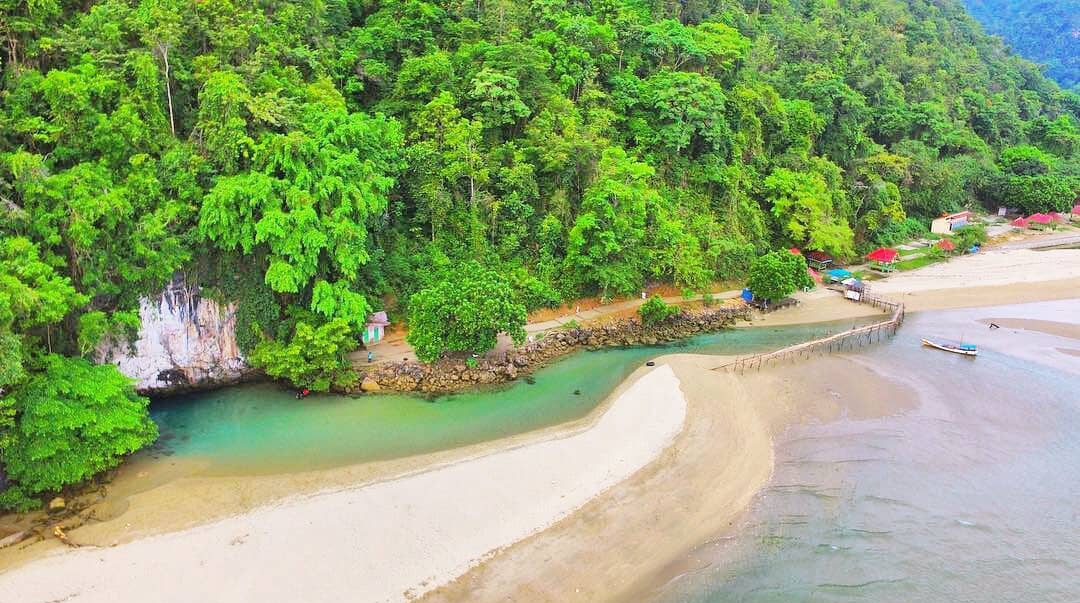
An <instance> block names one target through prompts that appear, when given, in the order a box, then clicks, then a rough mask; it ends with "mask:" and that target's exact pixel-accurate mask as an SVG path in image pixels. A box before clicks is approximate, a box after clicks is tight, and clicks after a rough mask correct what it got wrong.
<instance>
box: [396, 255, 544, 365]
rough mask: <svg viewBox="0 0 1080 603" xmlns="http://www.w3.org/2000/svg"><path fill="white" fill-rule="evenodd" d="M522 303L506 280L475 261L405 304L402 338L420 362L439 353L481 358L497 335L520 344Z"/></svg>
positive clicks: (461, 267) (430, 359) (437, 355)
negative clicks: (406, 325)
mask: <svg viewBox="0 0 1080 603" xmlns="http://www.w3.org/2000/svg"><path fill="white" fill-rule="evenodd" d="M525 320H526V312H525V305H524V304H523V303H521V302H520V301H518V296H517V295H516V294H515V292H514V290H513V288H512V287H511V285H510V282H509V281H508V280H507V279H506V278H505V277H503V276H502V275H500V274H499V273H498V272H496V271H494V270H491V269H488V268H485V267H483V266H481V265H480V264H478V263H476V262H466V263H464V264H462V265H460V266H456V267H455V268H454V271H453V274H452V275H449V274H448V275H446V276H445V277H444V278H443V279H441V280H439V282H438V283H437V284H435V285H434V286H432V287H429V288H426V289H423V290H421V291H419V292H417V293H415V294H413V296H412V298H410V300H409V334H408V335H407V337H406V339H407V341H408V342H409V344H410V345H411V346H412V347H413V350H414V351H415V352H416V357H417V358H419V359H420V360H422V361H424V362H432V361H434V360H436V359H438V358H439V356H441V355H442V354H443V353H444V352H470V353H478V354H482V353H484V352H487V351H488V350H490V349H492V348H494V347H495V343H496V339H497V337H498V335H499V333H507V334H509V335H510V337H511V339H513V341H514V342H515V343H518V344H520V343H521V342H523V341H524V340H525V328H524V325H525Z"/></svg>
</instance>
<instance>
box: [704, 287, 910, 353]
mask: <svg viewBox="0 0 1080 603" xmlns="http://www.w3.org/2000/svg"><path fill="white" fill-rule="evenodd" d="M857 303H861V304H870V305H871V306H873V307H875V308H881V309H883V310H885V311H890V312H891V313H890V316H889V318H888V319H887V320H883V321H880V322H876V323H874V324H869V325H865V326H862V327H855V328H853V329H848V330H847V331H844V332H842V333H836V334H835V335H828V336H826V337H821V338H819V339H814V340H813V341H807V342H804V343H797V344H795V345H792V346H788V347H786V348H782V349H779V350H776V351H775V352H768V353H764V354H755V355H753V356H747V357H745V358H737V359H736V360H735V361H734V362H729V363H727V364H723V365H720V366H718V367H715V368H714V369H712V370H714V371H721V370H732V371H736V372H743V371H745V370H747V369H761V367H762V366H768V365H770V364H778V363H781V362H783V361H785V360H789V359H798V358H809V357H810V356H811V355H814V354H831V353H833V352H842V351H844V350H852V349H854V348H855V347H857V346H862V345H869V344H871V343H874V342H877V341H881V340H882V339H883V338H885V337H892V336H893V335H895V334H896V331H897V329H899V328H900V325H901V324H903V323H904V304H901V303H898V302H894V301H889V300H887V299H883V298H880V297H875V296H873V295H866V294H864V295H863V296H862V299H860V300H859V301H858V302H857Z"/></svg>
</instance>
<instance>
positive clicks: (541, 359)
mask: <svg viewBox="0 0 1080 603" xmlns="http://www.w3.org/2000/svg"><path fill="white" fill-rule="evenodd" d="M739 319H743V320H747V321H749V320H751V309H750V307H749V306H745V305H741V306H736V307H732V306H724V307H719V308H705V309H700V310H684V311H683V312H681V313H679V314H677V315H675V316H672V317H669V318H667V319H665V320H663V321H660V322H658V323H656V324H652V325H645V324H644V323H642V321H641V320H640V319H638V318H619V319H614V320H610V321H606V322H604V323H603V324H598V325H591V326H583V327H576V328H571V329H565V330H555V331H547V332H545V333H544V334H543V337H542V338H540V339H538V340H536V341H533V342H530V343H526V344H524V345H522V346H520V347H517V348H514V349H512V350H507V351H506V352H503V353H502V354H498V355H497V356H496V357H495V358H488V357H484V358H478V359H476V363H475V366H469V364H468V363H467V359H466V358H462V357H451V358H442V359H440V360H437V361H435V362H433V363H430V364H424V363H422V362H420V361H417V360H406V361H401V362H393V363H388V364H381V365H376V366H374V367H373V368H372V369H371V370H369V371H363V370H361V371H358V374H359V379H358V380H357V382H356V385H354V386H351V387H346V388H335V389H333V390H332V391H334V392H336V393H344V394H357V393H361V392H365V393H366V392H377V391H392V392H423V393H431V394H440V393H452V392H459V391H464V390H469V389H473V388H475V387H477V386H480V385H494V384H498V383H506V382H510V381H513V380H515V379H517V378H519V377H523V376H525V375H528V374H530V373H532V372H533V371H536V370H538V369H540V368H542V367H544V366H546V365H547V364H549V363H550V362H552V361H553V360H556V359H558V358H561V357H562V356H565V355H567V354H570V353H571V352H575V351H578V350H581V349H591V350H595V349H600V348H605V347H625V346H635V345H657V344H660V343H668V342H672V341H678V340H680V339H686V338H688V337H693V336H694V335H700V334H703V333H712V332H715V331H719V330H720V329H724V328H729V327H731V326H733V325H734V324H735V322H736V321H737V320H739Z"/></svg>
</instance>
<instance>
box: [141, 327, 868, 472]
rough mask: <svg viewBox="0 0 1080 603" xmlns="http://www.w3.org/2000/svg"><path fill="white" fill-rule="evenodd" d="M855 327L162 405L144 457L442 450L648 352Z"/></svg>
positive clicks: (567, 401)
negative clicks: (494, 373)
mask: <svg viewBox="0 0 1080 603" xmlns="http://www.w3.org/2000/svg"><path fill="white" fill-rule="evenodd" d="M868 320H869V321H872V320H875V319H873V318H871V319H868ZM868 320H860V321H857V323H863V322H867V321H868ZM857 323H856V322H853V321H842V322H832V323H821V324H816V325H801V326H788V327H775V328H753V329H729V330H725V331H721V332H718V333H712V334H708V335H700V336H698V337H694V338H691V339H688V340H685V341H681V342H678V343H674V344H669V345H663V346H653V347H634V348H612V349H604V350H599V351H594V352H587V351H582V352H578V353H575V354H572V355H570V356H568V357H566V358H563V359H562V360H560V361H558V362H556V363H554V364H553V365H551V366H549V367H546V368H543V369H541V370H540V371H538V372H537V373H536V374H535V375H534V376H533V377H532V378H531V379H529V381H531V383H530V382H527V381H525V380H519V381H517V382H516V383H514V384H512V385H509V386H504V387H497V388H489V389H486V390H482V391H477V392H471V393H463V394H455V395H448V396H441V397H438V398H431V399H427V398H424V397H421V396H415V395H413V396H407V395H390V394H387V395H377V396H358V397H348V396H339V395H312V396H310V397H308V398H305V399H304V400H297V399H296V398H295V397H294V395H293V393H292V392H291V391H289V390H286V389H283V388H281V387H278V386H275V385H253V386H243V387H235V388H229V389H224V390H219V391H215V392H210V393H203V394H197V395H192V396H182V397H178V398H170V399H166V400H160V401H155V402H154V403H153V405H152V406H151V415H152V416H153V418H154V420H155V421H156V422H157V423H158V426H159V427H160V430H161V438H160V440H159V442H158V444H157V445H155V446H154V447H153V448H152V449H151V450H149V451H148V452H146V453H142V454H143V456H147V455H149V456H151V457H164V456H175V457H179V458H183V457H191V458H199V459H200V460H205V461H208V466H209V468H208V469H207V470H206V473H208V474H217V475H223V474H233V475H254V474H260V473H261V474H266V473H282V472H292V471H303V470H307V469H322V468H328V467H334V466H341V465H346V464H351V463H359V462H364V461H372V460H382V459H389V458H398V457H404V456H409V455H413V454H420V453H424V452H431V451H436V450H445V449H449V448H453V447H456V446H463V445H466V444H472V443H476V442H483V441H487V440H493V439H496V438H500V437H505V436H508V435H513V434H517V433H523V432H526V431H530V430H533V429H539V428H542V427H546V426H549V425H556V424H559V423H564V422H567V421H572V420H574V419H578V418H580V417H583V416H585V415H586V414H588V413H589V411H591V410H592V409H593V408H595V407H596V405H597V404H599V403H600V402H601V401H602V400H603V399H604V398H605V397H606V396H607V395H608V394H609V393H611V391H612V390H614V389H615V387H616V386H618V384H619V383H621V382H622V381H623V380H624V379H625V378H626V377H627V376H628V375H629V374H630V373H632V372H633V371H634V369H636V368H637V367H638V366H639V365H640V364H641V363H642V362H645V361H646V360H648V359H650V358H655V357H656V356H660V355H663V354H666V353H671V352H700V353H703V354H745V353H751V352H758V351H762V350H768V349H774V348H777V347H781V346H784V345H788V344H790V343H793V342H798V341H803V340H806V339H811V338H814V337H818V336H820V335H822V334H825V333H830V332H838V331H842V330H844V329H847V328H850V327H851V326H852V325H853V324H857ZM575 392H576V393H575Z"/></svg>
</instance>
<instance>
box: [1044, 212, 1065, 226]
mask: <svg viewBox="0 0 1080 603" xmlns="http://www.w3.org/2000/svg"><path fill="white" fill-rule="evenodd" d="M1046 215H1048V216H1050V219H1051V220H1053V221H1054V222H1057V223H1059V224H1060V223H1062V222H1065V221H1066V218H1065V216H1063V215H1061V214H1059V213H1057V212H1056V211H1052V212H1050V213H1048V214H1046Z"/></svg>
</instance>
